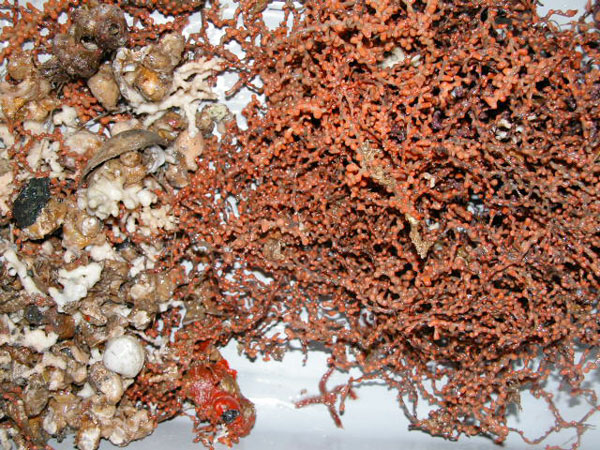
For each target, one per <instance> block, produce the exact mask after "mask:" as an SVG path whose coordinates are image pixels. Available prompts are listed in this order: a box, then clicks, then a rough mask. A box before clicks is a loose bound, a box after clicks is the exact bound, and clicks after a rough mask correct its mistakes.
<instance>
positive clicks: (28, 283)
mask: <svg viewBox="0 0 600 450" xmlns="http://www.w3.org/2000/svg"><path fill="white" fill-rule="evenodd" d="M3 245H4V246H5V250H4V253H3V254H2V256H1V257H0V261H4V262H6V264H7V266H8V269H9V271H13V272H14V273H15V274H16V275H18V276H19V279H20V280H21V283H22V284H23V287H24V288H25V291H26V292H27V293H28V294H29V295H44V294H43V293H42V291H40V290H39V288H38V287H37V285H36V284H35V281H33V278H31V276H30V275H29V273H28V268H27V265H26V264H25V263H23V262H22V261H20V260H19V258H18V257H17V254H16V253H15V250H14V249H13V248H12V247H10V246H9V245H10V244H8V243H6V242H0V249H1V248H2V246H3Z"/></svg>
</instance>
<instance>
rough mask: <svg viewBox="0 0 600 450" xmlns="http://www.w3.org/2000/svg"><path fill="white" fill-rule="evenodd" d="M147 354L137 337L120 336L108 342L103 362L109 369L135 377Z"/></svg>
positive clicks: (125, 375) (128, 376)
mask: <svg viewBox="0 0 600 450" xmlns="http://www.w3.org/2000/svg"><path fill="white" fill-rule="evenodd" d="M145 356H146V355H145V353H144V348H143V347H142V345H141V344H140V342H139V341H138V340H137V339H136V338H134V337H133V336H119V337H115V338H112V339H111V340H109V341H108V342H107V344H106V348H105V349H104V357H103V358H102V362H103V363H104V366H105V367H106V368H107V369H108V370H112V371H113V372H116V373H118V374H120V375H123V376H124V377H127V378H133V377H135V376H136V375H137V374H138V373H139V372H140V370H142V367H144V359H145Z"/></svg>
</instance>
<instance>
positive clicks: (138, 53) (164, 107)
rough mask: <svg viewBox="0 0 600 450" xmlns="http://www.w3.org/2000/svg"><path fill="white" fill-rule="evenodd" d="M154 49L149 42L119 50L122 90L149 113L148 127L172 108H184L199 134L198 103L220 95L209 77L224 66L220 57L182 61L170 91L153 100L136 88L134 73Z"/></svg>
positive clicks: (132, 103) (135, 106)
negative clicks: (138, 47)
mask: <svg viewBox="0 0 600 450" xmlns="http://www.w3.org/2000/svg"><path fill="white" fill-rule="evenodd" d="M152 49H153V47H152V46H146V47H143V48H142V49H140V50H130V49H127V48H121V49H119V50H118V52H117V55H116V56H115V59H114V61H113V71H114V74H115V78H116V80H117V82H118V83H119V88H120V90H121V94H122V95H123V97H124V98H125V99H126V100H127V101H128V103H129V105H130V106H131V107H132V108H133V109H134V111H135V113H136V114H147V115H148V116H147V117H146V119H145V120H144V125H145V126H146V127H148V126H150V125H151V124H152V123H153V122H154V121H156V120H157V119H159V118H160V117H161V116H162V115H163V114H165V113H166V112H167V111H168V110H169V109H171V108H180V109H181V110H182V111H183V112H184V113H185V116H186V118H187V121H188V130H189V132H190V134H192V135H195V134H196V133H197V132H198V129H197V127H196V120H195V116H196V111H197V109H198V105H199V104H200V103H201V102H202V101H203V100H214V99H216V95H215V94H214V93H213V92H212V89H211V86H210V84H209V83H208V81H207V80H208V78H209V77H210V76H211V75H213V74H214V73H215V72H216V71H218V70H220V68H221V65H220V61H219V60H218V59H215V58H213V59H210V60H208V59H206V58H203V57H200V58H198V59H197V60H195V61H190V62H187V63H185V64H183V65H181V66H180V67H178V68H177V69H175V71H174V72H173V81H172V83H171V86H170V88H169V90H168V91H167V93H166V95H165V96H164V97H163V98H162V99H161V100H159V101H149V100H147V99H146V98H145V97H144V96H143V95H142V94H141V93H140V92H139V91H138V90H137V89H136V88H135V79H136V76H135V75H134V74H135V73H136V71H137V70H138V68H139V66H140V64H141V61H143V60H144V58H145V57H146V55H148V53H149V52H150V51H151V50H152Z"/></svg>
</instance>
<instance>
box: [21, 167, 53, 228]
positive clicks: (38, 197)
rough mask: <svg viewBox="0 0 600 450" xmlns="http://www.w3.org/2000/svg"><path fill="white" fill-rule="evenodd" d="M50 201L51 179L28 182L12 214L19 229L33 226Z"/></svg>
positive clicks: (37, 179) (34, 179)
mask: <svg viewBox="0 0 600 450" xmlns="http://www.w3.org/2000/svg"><path fill="white" fill-rule="evenodd" d="M49 200H50V179H49V178H47V177H46V178H32V179H31V180H29V181H28V182H27V185H26V186H25V187H24V188H23V190H22V191H21V193H20V194H19V196H18V197H17V199H16V200H15V202H14V203H13V209H12V214H13V218H14V219H15V222H16V224H17V227H19V228H27V227H29V226H31V225H33V224H34V223H35V221H36V219H37V217H38V216H39V214H40V212H41V211H42V209H44V206H46V204H47V203H48V201H49Z"/></svg>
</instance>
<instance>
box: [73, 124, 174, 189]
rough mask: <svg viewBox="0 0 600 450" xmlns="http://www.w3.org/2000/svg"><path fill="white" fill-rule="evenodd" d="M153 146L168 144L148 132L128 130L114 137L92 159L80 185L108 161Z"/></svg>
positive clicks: (82, 175) (153, 133) (84, 170)
mask: <svg viewBox="0 0 600 450" xmlns="http://www.w3.org/2000/svg"><path fill="white" fill-rule="evenodd" d="M151 145H161V146H165V145H167V142H166V141H165V140H164V139H163V138H161V137H160V136H159V135H158V134H156V133H155V132H153V131H148V130H127V131H123V132H122V133H119V134H117V135H115V136H113V137H112V138H110V139H109V140H107V141H106V142H105V143H104V145H103V146H102V147H101V148H100V150H98V152H97V153H96V154H95V155H94V156H92V157H91V158H90V160H89V161H88V163H87V165H86V166H85V169H83V173H82V174H81V179H80V184H81V183H83V181H84V180H85V179H86V177H87V176H88V175H89V174H90V173H91V172H92V171H93V170H94V169H96V168H97V167H98V166H100V165H101V164H103V163H105V162H106V161H108V160H111V159H113V158H116V157H117V156H120V155H122V154H123V153H127V152H131V151H139V150H143V149H145V148H147V147H150V146H151Z"/></svg>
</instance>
